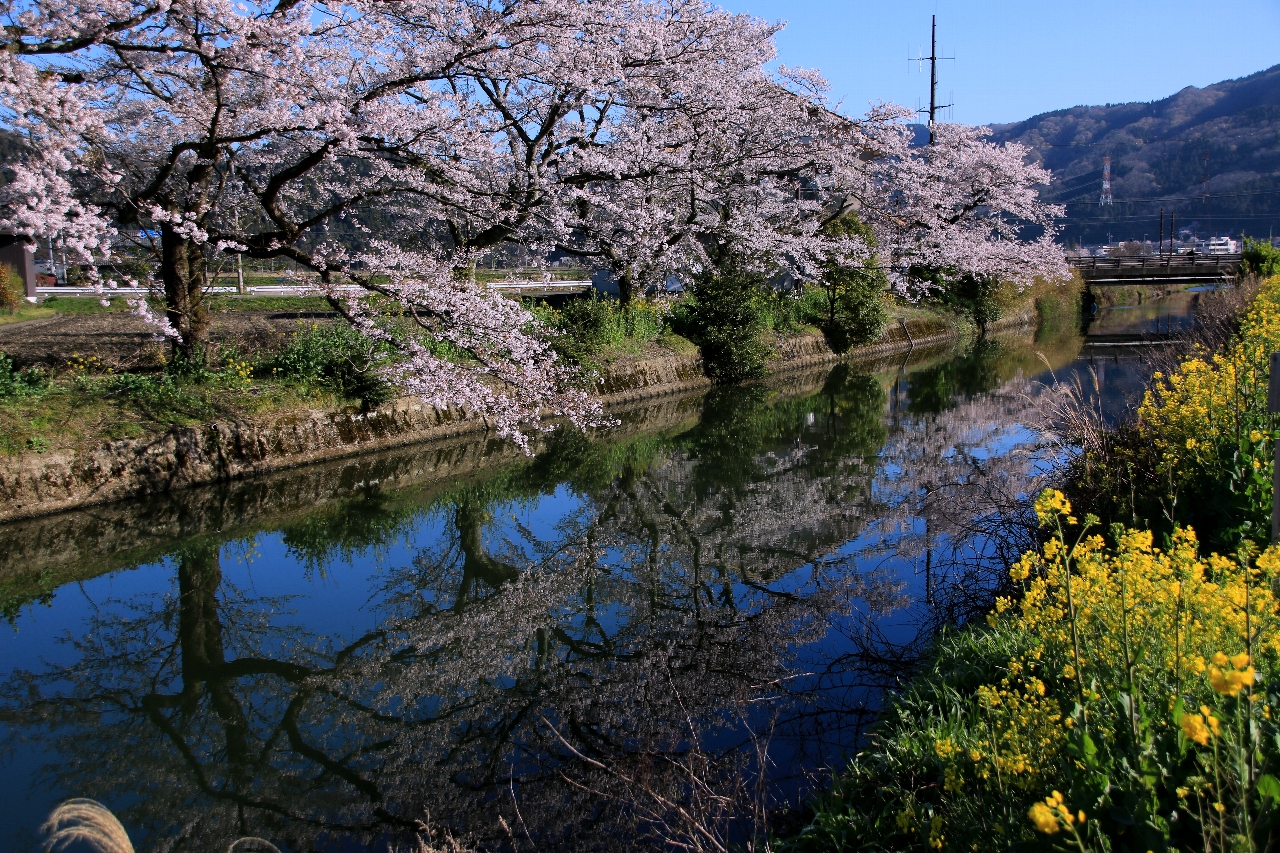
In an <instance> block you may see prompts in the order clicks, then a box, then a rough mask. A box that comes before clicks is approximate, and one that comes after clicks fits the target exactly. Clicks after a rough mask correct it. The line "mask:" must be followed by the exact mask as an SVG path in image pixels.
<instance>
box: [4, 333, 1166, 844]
mask: <svg viewBox="0 0 1280 853" xmlns="http://www.w3.org/2000/svg"><path fill="white" fill-rule="evenodd" d="M1108 310H1109V311H1111V312H1112V313H1110V314H1108V315H1106V316H1107V320H1108V323H1111V322H1114V323H1117V324H1123V323H1124V322H1127V321H1125V320H1123V319H1122V318H1120V313H1121V312H1119V311H1114V310H1113V309H1108ZM1167 313H1168V312H1166V314H1167ZM1180 313H1185V311H1184V310H1179V311H1174V314H1180ZM1113 314H1114V315H1115V316H1114V317H1113ZM1166 314H1160V313H1159V311H1157V312H1156V315H1153V316H1159V317H1164V316H1166ZM1130 319H1132V320H1135V321H1137V320H1138V319H1140V318H1139V316H1138V314H1134V315H1133V316H1132V317H1131V318H1130ZM1146 321H1147V322H1149V321H1150V318H1147V320H1146ZM1165 322H1167V321H1165ZM1108 323H1101V322H1099V323H1097V324H1095V325H1098V326H1104V327H1107V328H1109V326H1108ZM1145 375H1146V374H1145V373H1144V367H1143V364H1142V362H1141V361H1139V360H1136V359H1135V357H1134V355H1133V354H1132V353H1123V352H1118V351H1116V350H1115V349H1114V348H1111V349H1099V348H1097V347H1091V346H1089V345H1087V341H1086V340H1084V339H1082V338H1081V337H1080V336H1079V334H1078V333H1077V332H1076V330H1071V329H1068V330H1061V331H1060V332H1059V333H1057V334H1046V333H1043V332H1042V333H1041V334H1040V335H1038V336H1037V337H1036V338H1034V339H1033V338H1032V337H1031V336H1030V335H1029V334H1026V335H1022V336H1013V337H1002V338H999V339H997V340H987V341H979V342H977V343H975V344H970V345H967V346H965V347H961V348H952V349H943V350H933V351H923V350H917V351H915V352H913V353H911V354H909V355H905V356H903V355H899V356H897V357H894V358H892V359H886V360H883V361H880V362H875V363H868V364H841V365H837V366H835V367H834V368H830V367H827V368H823V369H821V370H817V371H811V372H808V373H791V374H786V375H782V376H777V377H774V378H773V379H771V380H770V381H769V382H766V383H763V384H760V385H755V386H745V387H731V388H722V389H717V390H714V391H712V392H711V393H708V394H701V395H693V396H682V397H668V398H660V399H657V400H651V401H647V402H642V403H636V404H633V405H631V406H630V407H629V408H627V409H624V410H621V411H619V412H618V413H617V414H618V416H619V418H620V420H621V424H620V426H618V427H617V428H616V429H614V430H612V431H611V432H610V433H609V434H607V435H601V436H596V437H593V438H586V437H583V436H573V435H557V436H553V437H552V438H551V439H549V440H548V441H547V442H545V444H544V446H542V447H541V448H540V452H539V454H538V455H537V456H536V457H535V458H532V459H530V458H526V457H524V456H522V455H520V454H519V453H518V452H517V451H515V450H513V449H512V448H511V447H509V446H507V445H505V444H501V443H497V442H492V441H488V440H486V439H484V438H480V437H464V438H460V439H456V440H453V441H448V442H440V443H434V444H430V445H421V446H417V447H409V448H403V449H400V450H397V451H394V452H388V453H382V454H378V455H371V456H367V457H360V458H355V459H351V460H345V461H338V462H333V463H328V464H322V465H314V466H309V467H306V468H301V469H298V470H295V471H291V472H283V473H279V474H275V475H272V476H268V477H263V478H260V479H255V480H251V481H244V482H238V483H231V484H225V485H221V486H218V487H210V488H204V489H195V490H190V491H185V492H181V493H174V494H171V495H167V496H161V497H157V498H152V499H147V500H140V501H135V502H129V503H118V504H111V505H107V506H102V507H96V508H92V509H88V510H83V511H79V512H71V513H64V514H61V515H57V516H52V517H49V518H44V519H38V520H34V521H26V522H20V523H13V524H9V525H6V526H4V527H0V603H2V604H3V609H4V614H5V617H6V621H7V624H6V625H5V626H4V627H3V628H0V715H2V716H0V727H2V729H3V758H2V761H3V773H2V774H0V796H2V797H3V799H4V802H5V804H6V805H5V807H4V809H2V810H0V814H2V815H3V816H2V817H0V843H3V844H4V845H5V847H6V849H15V850H21V849H34V848H35V845H36V844H37V840H36V832H37V828H38V826H39V824H40V823H41V822H42V820H43V818H44V817H45V815H46V814H47V813H48V811H49V809H50V808H51V807H52V805H54V804H56V803H57V802H58V801H60V800H61V799H63V798H66V797H71V796H85V797H92V798H94V799H97V800H99V801H101V802H103V803H104V804H106V805H108V806H109V807H110V808H111V809H112V810H113V811H115V813H116V814H117V815H119V817H120V818H121V820H122V821H123V823H124V824H125V826H126V827H127V828H128V830H129V832H130V834H131V836H132V837H133V838H134V840H135V843H136V844H137V846H138V849H139V850H151V849H182V850H202V851H203V850H209V851H214V850H217V851H222V850H226V849H227V847H228V845H229V844H230V843H231V842H232V841H234V840H235V839H237V838H240V837H243V836H259V837H262V838H266V839H269V840H271V841H272V842H273V843H274V844H276V845H277V846H278V847H279V848H280V849H282V850H311V849H323V850H354V849H371V848H373V847H377V848H378V849H385V847H383V846H382V845H383V844H384V843H385V844H395V843H397V842H398V841H400V840H402V839H405V838H407V837H409V836H410V835H411V834H412V833H413V832H414V830H415V828H416V827H417V825H418V822H419V821H424V822H428V823H429V824H430V825H431V826H433V827H436V828H447V829H449V830H450V831H452V832H453V833H455V834H457V835H460V836H466V837H468V838H470V839H471V840H472V841H473V842H475V843H477V844H480V845H482V846H485V847H486V848H490V849H512V850H524V849H534V848H535V847H536V848H537V849H539V850H589V849H611V850H618V849H627V848H628V847H639V846H641V845H642V844H643V843H644V842H643V836H645V835H646V833H653V832H655V831H656V829H655V828H656V827H658V826H659V825H660V824H661V822H662V820H663V819H667V820H668V821H669V824H668V826H669V829H670V830H671V831H674V832H679V831H682V825H681V824H680V821H678V820H675V821H670V812H669V811H668V810H666V809H665V807H664V806H663V805H662V802H663V801H664V800H667V801H679V802H683V803H685V804H686V807H687V810H688V811H689V812H691V813H693V814H695V815H696V816H697V817H698V819H699V820H700V821H703V822H705V823H707V824H709V825H710V824H717V823H722V822H724V821H726V820H729V819H730V818H731V817H733V816H740V815H741V813H742V812H743V811H750V809H751V808H752V807H753V806H761V805H763V806H769V807H773V806H777V805H779V804H780V803H783V802H786V801H788V800H794V798H796V797H798V796H800V795H801V794H802V793H803V792H804V791H805V790H807V789H809V788H810V787H812V786H813V785H820V784H822V779H823V774H824V772H825V768H827V767H829V766H832V765H838V764H839V762H840V761H841V758H842V756H844V755H846V754H848V753H849V751H850V750H851V749H853V748H854V747H855V746H856V745H857V744H858V742H859V740H860V738H861V737H862V736H863V734H864V732H865V730H866V727H867V726H868V725H869V724H870V723H871V722H873V720H874V714H875V710H876V707H877V704H878V702H879V701H880V697H881V696H882V695H883V690H884V689H885V688H887V687H892V686H893V685H895V684H897V683H899V680H900V679H901V678H902V677H903V675H904V674H905V673H907V671H908V669H909V667H910V664H911V662H912V661H913V660H914V659H915V657H916V656H917V655H918V654H919V653H920V651H921V649H922V648H923V647H924V645H925V644H926V643H927V642H928V640H929V638H930V637H931V636H932V635H933V633H934V632H935V631H936V630H937V629H938V628H939V627H940V626H942V625H948V624H959V623H963V622H965V621H966V620H969V619H971V618H974V617H975V616H978V615H980V614H981V613H983V611H984V609H985V608H986V607H987V605H988V603H989V601H990V599H991V596H992V595H993V594H994V593H995V592H996V591H997V590H998V589H999V587H1000V584H1001V582H1002V579H1003V577H1004V576H1005V574H1006V572H1007V567H1008V565H1009V564H1010V562H1012V561H1013V560H1015V559H1016V558H1017V556H1018V555H1019V554H1020V553H1021V552H1022V550H1024V549H1025V548H1027V547H1028V546H1029V545H1030V544H1031V542H1032V535H1033V526H1034V519H1033V518H1028V516H1027V511H1026V506H1025V503H1024V502H1023V499H1024V498H1025V496H1026V495H1027V494H1029V493H1031V492H1033V491H1035V490H1036V489H1037V488H1038V483H1039V482H1040V481H1041V480H1042V478H1043V477H1044V476H1045V473H1046V472H1047V471H1048V470H1049V469H1050V468H1051V467H1052V464H1053V462H1054V459H1055V458H1056V454H1057V453H1059V452H1060V451H1059V450H1057V449H1055V448H1054V447H1052V446H1046V445H1044V444H1043V443H1042V441H1041V439H1040V438H1039V436H1038V433H1037V432H1036V431H1035V430H1034V429H1033V428H1032V425H1033V424H1034V423H1035V422H1036V421H1037V420H1038V419H1039V418H1040V417H1041V415H1042V409H1043V402H1044V398H1043V393H1044V391H1043V388H1044V384H1043V383H1045V382H1049V381H1052V378H1053V377H1056V378H1057V379H1059V380H1066V381H1074V380H1075V379H1076V378H1081V379H1082V383H1083V384H1084V385H1087V386H1089V387H1090V388H1092V387H1093V382H1094V380H1093V377H1094V376H1097V377H1098V383H1097V388H1098V390H1097V392H1096V393H1100V394H1101V398H1102V400H1103V403H1104V405H1105V408H1106V409H1107V411H1108V412H1110V413H1115V412H1119V411H1121V410H1122V409H1123V407H1124V405H1125V403H1126V401H1131V400H1132V399H1133V397H1134V395H1135V394H1136V393H1138V392H1139V391H1140V389H1141V386H1142V382H1143V381H1144V379H1145ZM1090 393H1095V392H1093V391H1090ZM694 779H696V780H698V782H697V784H693V783H692V782H691V780H694ZM703 786H705V787H703ZM713 794H718V795H724V797H725V799H723V800H721V799H717V798H716V797H715V796H713ZM726 802H731V803H733V805H732V806H726V805H725V803H726ZM684 829H687V827H684Z"/></svg>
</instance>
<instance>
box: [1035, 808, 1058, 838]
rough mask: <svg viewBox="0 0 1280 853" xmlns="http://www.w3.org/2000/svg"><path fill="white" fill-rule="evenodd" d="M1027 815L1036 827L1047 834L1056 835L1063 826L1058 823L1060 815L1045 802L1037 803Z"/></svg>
mask: <svg viewBox="0 0 1280 853" xmlns="http://www.w3.org/2000/svg"><path fill="white" fill-rule="evenodd" d="M1027 817H1029V818H1031V823H1032V824H1033V825H1034V826H1035V828H1036V829H1037V830H1038V831H1040V832H1043V833H1044V834H1045V835H1056V834H1057V833H1058V830H1060V829H1061V828H1062V827H1060V826H1059V825H1058V816H1057V814H1056V813H1055V812H1054V810H1053V809H1051V808H1049V807H1048V806H1046V805H1045V804H1044V803H1035V804H1033V805H1032V806H1031V808H1030V809H1029V810H1028V811H1027Z"/></svg>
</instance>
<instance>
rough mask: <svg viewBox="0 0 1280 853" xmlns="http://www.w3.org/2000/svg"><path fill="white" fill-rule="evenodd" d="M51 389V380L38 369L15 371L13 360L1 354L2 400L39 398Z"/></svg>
mask: <svg viewBox="0 0 1280 853" xmlns="http://www.w3.org/2000/svg"><path fill="white" fill-rule="evenodd" d="M48 387H49V379H48V377H47V376H45V374H44V372H43V371H41V370H40V369H39V368H36V367H28V368H27V369H26V370H14V368H13V360H12V359H11V358H9V357H8V356H7V355H5V354H4V353H0V400H14V399H19V398H23V397H38V396H39V395H41V394H43V393H44V392H45V391H46V390H47V389H48Z"/></svg>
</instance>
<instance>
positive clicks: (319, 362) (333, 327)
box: [268, 323, 395, 410]
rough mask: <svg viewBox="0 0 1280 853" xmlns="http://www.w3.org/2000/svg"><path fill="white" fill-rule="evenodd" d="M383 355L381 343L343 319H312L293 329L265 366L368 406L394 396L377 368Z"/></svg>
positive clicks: (293, 379) (366, 407) (300, 381)
mask: <svg viewBox="0 0 1280 853" xmlns="http://www.w3.org/2000/svg"><path fill="white" fill-rule="evenodd" d="M386 356H387V352H386V345H385V344H382V343H379V342H377V341H371V340H369V339H368V338H366V337H364V336H363V335H361V334H360V333H359V332H357V331H356V330H355V329H352V328H351V327H350V326H348V325H346V324H345V323H329V324H323V325H322V324H317V323H312V324H310V325H304V326H303V327H302V328H300V329H299V330H298V331H296V332H294V335H293V338H292V339H291V340H290V341H289V344H288V346H286V347H285V348H284V349H283V350H282V351H281V352H280V353H279V354H277V355H276V356H275V358H274V359H272V360H271V362H270V363H269V364H268V366H269V367H270V368H272V369H273V371H274V373H275V374H276V375H277V376H280V377H281V378H284V379H287V380H292V381H294V382H298V383H302V384H304V385H322V386H325V387H328V388H331V389H332V390H334V391H335V392H337V393H339V394H341V395H343V396H345V397H348V398H350V399H355V400H359V401H360V404H361V407H362V408H363V409H365V410H369V409H373V408H376V407H378V406H380V405H382V404H383V403H385V402H387V401H388V400H390V399H391V398H392V397H394V396H395V389H394V388H393V387H392V386H391V385H390V384H389V383H388V382H387V381H386V380H385V379H384V378H383V377H382V375H381V373H380V372H379V370H378V368H379V367H380V366H381V364H382V362H383V361H384V360H385V358H386Z"/></svg>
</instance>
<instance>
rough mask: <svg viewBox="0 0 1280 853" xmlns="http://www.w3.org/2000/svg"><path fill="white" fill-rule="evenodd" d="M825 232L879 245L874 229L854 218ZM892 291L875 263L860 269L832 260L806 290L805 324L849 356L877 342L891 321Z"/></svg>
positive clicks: (832, 347) (827, 228) (835, 348)
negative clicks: (889, 302)
mask: <svg viewBox="0 0 1280 853" xmlns="http://www.w3.org/2000/svg"><path fill="white" fill-rule="evenodd" d="M825 231H826V233H827V235H828V236H831V237H860V238H861V239H862V240H864V241H865V242H866V243H867V244H868V245H870V246H872V247H874V246H875V245H876V242H875V236H874V235H873V234H872V232H871V229H870V228H868V227H867V226H866V225H864V224H863V223H862V222H860V221H859V220H858V219H857V217H855V216H852V215H848V216H843V217H841V218H839V219H837V220H835V221H834V222H832V223H830V224H829V225H827V227H826V229H825ZM888 287H889V280H888V278H887V277H886V276H885V274H884V271H883V270H881V269H880V267H879V265H878V264H877V263H876V261H875V260H874V259H869V260H868V261H867V262H866V263H865V264H863V265H862V266H859V267H849V266H845V265H843V264H840V263H838V262H836V261H834V260H831V261H829V262H827V263H826V264H824V265H823V273H822V278H821V279H820V280H819V281H817V282H815V283H814V284H813V285H810V286H808V287H806V289H805V290H806V293H805V297H804V298H802V299H801V306H802V312H803V313H802V317H803V320H804V322H807V323H812V324H813V325H815V326H817V327H818V328H819V329H821V330H822V333H823V334H824V335H826V337H827V343H828V345H830V347H831V349H832V350H833V351H834V352H837V353H843V352H847V351H848V350H849V349H850V348H852V347H854V346H857V345H858V344H864V343H867V342H868V341H873V340H875V339H876V338H877V337H879V335H880V332H881V331H883V330H884V324H885V323H886V322H887V321H888V318H889V313H888V310H887V309H886V307H885V291H886V290H888ZM810 294H812V296H811V295H810Z"/></svg>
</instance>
